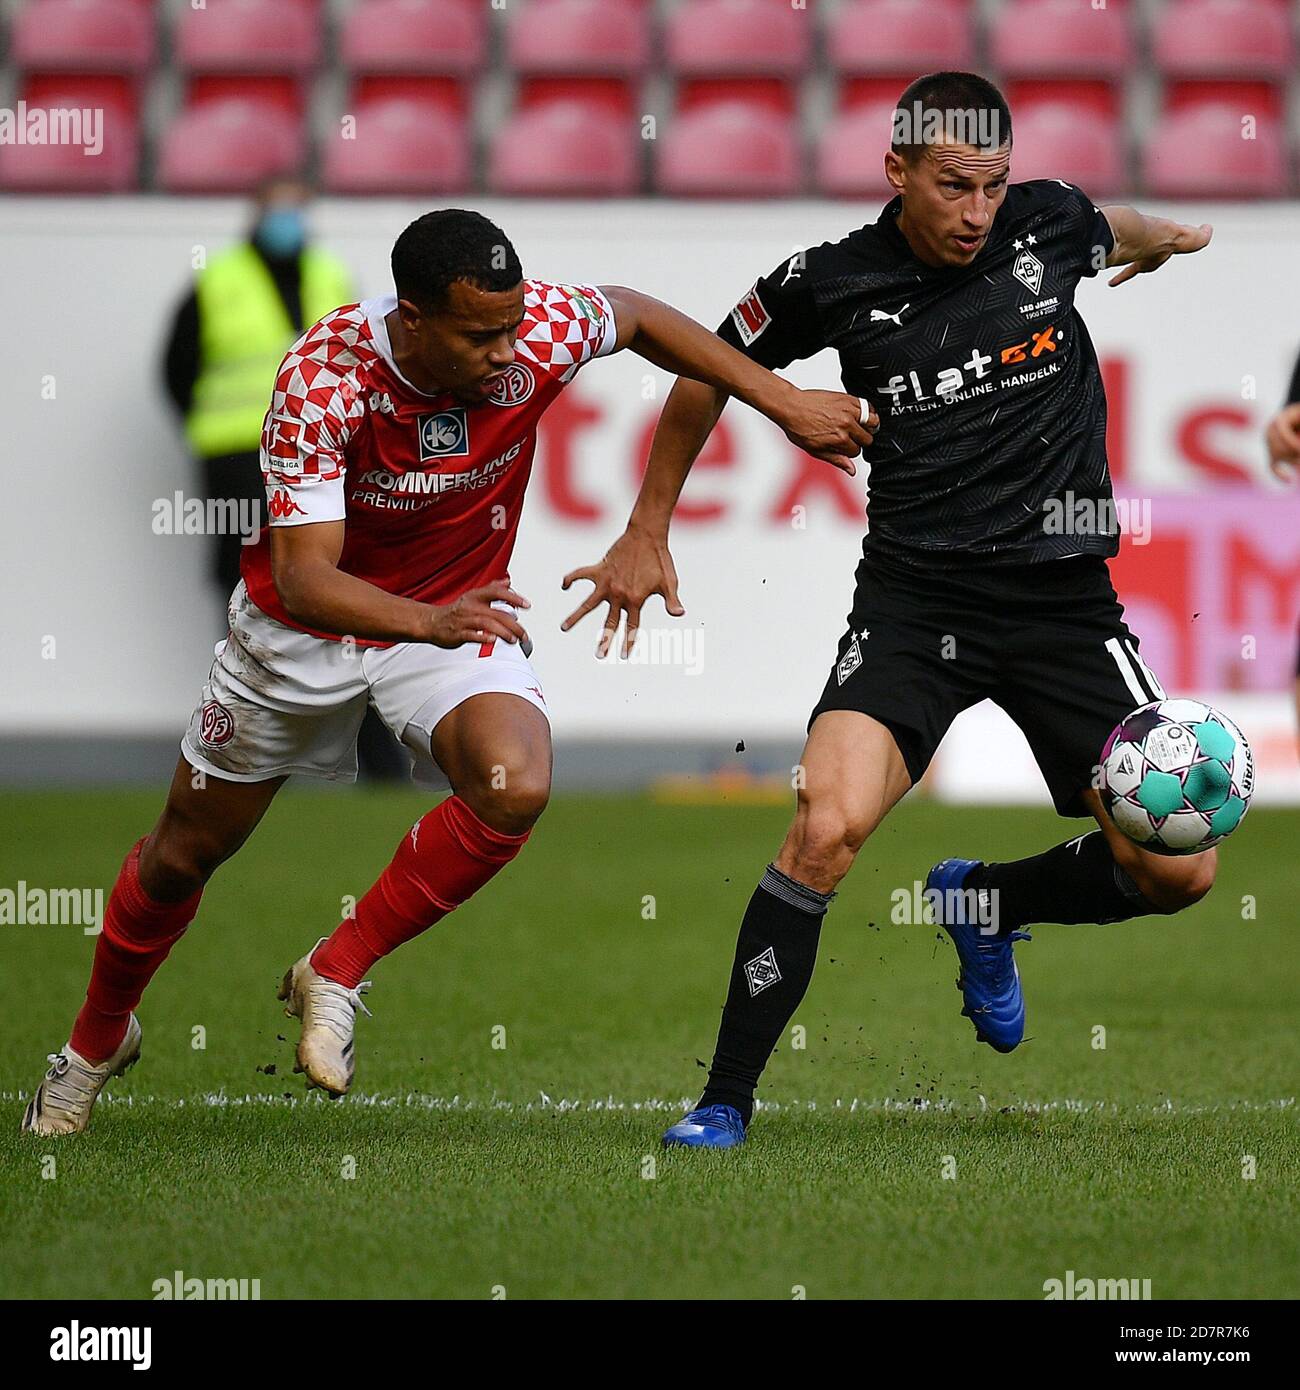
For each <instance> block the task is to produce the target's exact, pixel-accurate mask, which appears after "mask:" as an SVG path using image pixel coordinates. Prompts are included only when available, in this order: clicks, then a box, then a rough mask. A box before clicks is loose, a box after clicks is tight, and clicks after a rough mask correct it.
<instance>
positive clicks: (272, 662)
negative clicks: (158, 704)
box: [181, 580, 546, 787]
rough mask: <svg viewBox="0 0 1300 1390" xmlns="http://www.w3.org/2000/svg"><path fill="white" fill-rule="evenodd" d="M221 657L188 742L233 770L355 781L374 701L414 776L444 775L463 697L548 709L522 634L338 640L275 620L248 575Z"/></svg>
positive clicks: (184, 745)
mask: <svg viewBox="0 0 1300 1390" xmlns="http://www.w3.org/2000/svg"><path fill="white" fill-rule="evenodd" d="M497 606H498V607H501V608H505V609H507V611H509V612H510V613H511V614H512V615H513V613H514V610H513V609H508V608H507V605H505V604H499V605H497ZM215 657H216V659H215V660H214V661H213V663H212V670H211V671H210V672H209V674H208V679H207V681H206V682H205V683H204V686H203V695H202V698H201V699H200V700H199V703H198V706H197V707H196V709H195V711H194V713H193V714H192V715H191V716H190V726H189V728H188V729H187V730H186V733H185V737H184V738H183V739H181V752H182V753H183V754H184V755H185V757H186V759H187V760H188V761H189V763H190V764H191V765H192V766H194V767H197V768H200V769H202V770H203V771H204V772H207V773H210V774H211V775H212V776H214V777H220V778H223V779H225V780H226V781H228V782H264V781H266V780H267V779H268V778H271V777H283V776H285V775H286V774H288V773H294V772H300V773H304V774H306V775H307V776H309V777H325V778H329V779H330V780H332V781H343V782H354V781H356V776H357V748H356V744H357V731H358V730H359V729H360V728H361V721H362V719H363V717H364V716H365V712H366V704H367V703H370V704H372V705H374V707H375V709H376V710H377V711H378V712H379V716H380V718H382V719H383V721H384V723H385V724H387V725H388V727H389V728H390V729H391V730H392V732H393V735H394V736H395V737H396V738H398V739H400V740H401V741H402V743H404V744H405V745H406V747H408V748H409V749H410V750H411V751H412V753H414V754H415V769H414V777H415V780H416V781H417V782H420V783H422V784H424V785H426V786H430V787H446V786H447V785H448V782H447V778H446V776H445V775H444V774H443V772H442V770H441V768H439V767H438V766H437V764H436V763H434V761H433V758H432V756H431V755H430V752H429V738H430V735H431V734H432V733H433V730H434V728H435V727H436V726H437V724H438V723H439V721H440V720H441V719H442V718H443V716H444V715H446V714H449V713H450V712H451V711H452V710H453V709H455V708H456V706H457V705H459V704H461V703H462V702H463V701H465V700H468V699H469V698H470V696H471V695H481V694H484V693H487V692H496V691H501V692H505V693H508V694H511V695H518V696H519V697H520V698H521V699H524V700H527V701H528V702H529V703H530V704H532V705H535V706H536V707H537V708H538V709H539V710H541V711H542V713H543V714H545V713H546V701H545V700H544V698H543V697H542V688H541V683H540V682H539V681H538V679H537V673H536V672H535V671H534V670H533V668H532V665H531V663H530V662H529V660H528V658H527V657H526V656H525V655H524V653H523V651H522V650H521V649H520V647H519V646H518V645H517V644H516V643H513V642H503V641H495V642H493V643H492V645H491V647H490V648H486V647H482V646H480V644H479V643H477V642H471V643H466V644H465V645H464V646H461V647H455V648H452V649H447V648H445V647H435V646H433V645H432V644H431V643H427V642H399V643H397V645H396V646H392V647H358V646H356V645H355V644H353V643H350V642H332V641H330V640H328V639H327V638H324V637H313V636H311V634H310V633H306V632H299V631H298V630H297V629H296V628H291V627H286V626H285V625H284V624H283V623H281V622H277V621H276V620H275V619H274V618H272V617H270V616H269V615H268V614H266V613H264V612H263V611H262V610H261V609H260V608H259V607H258V606H257V605H256V604H255V603H254V602H253V600H252V599H251V598H249V596H248V590H247V588H246V587H245V586H244V583H243V581H242V580H241V581H240V583H239V585H238V586H237V587H236V589H235V592H234V593H233V594H232V595H231V598H230V636H229V637H228V638H226V640H225V641H224V642H219V643H218V644H217V647H216V652H215Z"/></svg>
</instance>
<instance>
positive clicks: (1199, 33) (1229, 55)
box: [1152, 0, 1295, 82]
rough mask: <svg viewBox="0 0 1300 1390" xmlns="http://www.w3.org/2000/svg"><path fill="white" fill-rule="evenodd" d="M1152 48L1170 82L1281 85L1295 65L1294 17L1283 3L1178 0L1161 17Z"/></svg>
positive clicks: (1165, 9) (1156, 26) (1258, 0)
mask: <svg viewBox="0 0 1300 1390" xmlns="http://www.w3.org/2000/svg"><path fill="white" fill-rule="evenodd" d="M1152 47H1153V49H1154V53H1155V59H1156V63H1157V65H1158V66H1159V68H1160V71H1161V72H1162V73H1163V75H1164V76H1165V77H1252V78H1269V79H1272V80H1275V81H1279V82H1281V81H1284V80H1285V79H1286V77H1287V74H1288V73H1290V72H1291V71H1292V69H1293V67H1294V64H1295V47H1294V44H1293V43H1292V36H1291V17H1290V15H1289V14H1288V12H1287V7H1286V5H1285V4H1284V3H1278V0H1174V3H1172V4H1167V5H1165V7H1164V8H1163V9H1162V10H1161V11H1160V13H1159V15H1158V16H1157V18H1156V22H1155V30H1154V34H1153V42H1152Z"/></svg>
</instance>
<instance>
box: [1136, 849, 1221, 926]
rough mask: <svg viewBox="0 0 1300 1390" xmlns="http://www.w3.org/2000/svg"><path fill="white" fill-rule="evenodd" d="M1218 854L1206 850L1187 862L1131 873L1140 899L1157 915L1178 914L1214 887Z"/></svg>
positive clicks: (1214, 851)
mask: <svg viewBox="0 0 1300 1390" xmlns="http://www.w3.org/2000/svg"><path fill="white" fill-rule="evenodd" d="M1217 868H1218V853H1217V851H1216V850H1212V849H1211V850H1207V851H1206V852H1205V853H1204V854H1198V855H1195V856H1193V857H1192V858H1189V859H1171V860H1168V861H1167V862H1166V863H1162V864H1160V865H1159V866H1155V867H1153V866H1151V865H1148V864H1144V865H1142V866H1141V867H1140V868H1139V869H1136V870H1130V873H1132V876H1133V878H1134V881H1135V882H1136V883H1137V886H1138V887H1139V888H1140V889H1141V890H1142V896H1143V897H1144V898H1145V899H1146V900H1147V901H1148V902H1149V903H1151V904H1152V906H1153V907H1155V909H1156V910H1157V911H1158V912H1164V913H1171V912H1181V911H1182V910H1183V908H1185V907H1191V906H1192V904H1193V903H1198V902H1200V900H1201V899H1202V898H1203V897H1205V895H1206V894H1207V893H1208V892H1209V891H1210V889H1211V888H1213V887H1214V876H1215V873H1216V871H1217Z"/></svg>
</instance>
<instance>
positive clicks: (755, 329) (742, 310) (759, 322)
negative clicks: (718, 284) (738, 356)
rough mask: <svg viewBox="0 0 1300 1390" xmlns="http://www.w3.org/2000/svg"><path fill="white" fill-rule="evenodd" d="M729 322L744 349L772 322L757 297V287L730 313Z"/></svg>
mask: <svg viewBox="0 0 1300 1390" xmlns="http://www.w3.org/2000/svg"><path fill="white" fill-rule="evenodd" d="M731 321H732V323H734V324H735V325H736V332H737V333H739V334H740V341H741V342H742V343H744V345H745V346H746V347H749V345H750V344H751V343H752V342H753V341H754V339H755V338H757V337H758V336H759V335H760V334H761V333H762V332H763V330H764V329H765V328H766V327H767V326H768V324H769V323H771V322H772V316H771V315H770V314H769V313H768V312H767V310H766V309H765V308H764V307H763V301H762V300H761V299H760V298H759V297H758V286H757V285H755V286H754V288H753V289H752V290H750V292H749V293H748V294H747V295H746V296H745V297H744V299H742V300H741V301H740V303H739V304H737V305H736V307H735V308H734V309H733V310H732V311H731Z"/></svg>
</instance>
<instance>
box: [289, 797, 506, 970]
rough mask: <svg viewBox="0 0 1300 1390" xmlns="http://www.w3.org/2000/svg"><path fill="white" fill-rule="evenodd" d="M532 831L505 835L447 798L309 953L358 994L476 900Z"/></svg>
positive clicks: (318, 967)
mask: <svg viewBox="0 0 1300 1390" xmlns="http://www.w3.org/2000/svg"><path fill="white" fill-rule="evenodd" d="M530 833H531V832H529V831H525V832H524V833H523V834H522V835H503V834H502V833H501V831H499V830H493V829H492V827H491V826H490V825H485V824H484V823H483V822H482V821H481V820H479V818H478V817H477V816H476V815H475V814H474V812H473V811H471V810H470V809H469V807H468V806H467V805H466V804H465V803H464V802H463V801H462V800H461V799H460V797H458V796H449V797H448V798H447V799H446V801H444V802H442V803H441V804H440V805H438V806H436V807H435V808H434V809H433V810H432V811H430V812H429V814H428V815H427V816H425V817H424V819H423V820H419V821H417V822H416V824H415V826H414V828H413V829H412V830H411V833H410V834H409V835H406V836H405V837H403V839H402V843H401V844H400V845H398V847H397V853H396V854H394V855H393V858H392V861H391V862H390V863H389V865H388V867H387V868H386V869H385V870H384V872H383V873H382V874H380V875H379V878H378V879H377V880H376V881H375V884H374V887H372V888H371V889H370V891H369V892H368V893H367V894H366V895H365V897H364V898H362V899H361V901H360V902H359V903H358V904H357V913H356V916H355V918H352V917H349V918H347V919H346V920H345V921H343V922H341V923H340V924H339V926H338V927H337V928H336V930H335V932H334V935H333V936H331V937H330V939H329V940H328V941H323V942H322V943H321V944H320V945H319V946H318V947H317V948H316V950H315V951H314V952H313V954H312V962H311V963H312V966H313V968H314V969H315V970H316V971H317V972H318V973H319V974H321V975H324V976H325V977H326V978H327V979H330V980H335V981H337V982H338V983H339V984H341V985H347V987H348V988H349V989H355V988H356V987H357V986H358V985H359V984H360V983H361V980H362V977H363V976H364V975H365V973H366V971H367V970H369V969H370V967H371V966H372V965H374V963H375V962H376V961H377V960H379V959H381V958H382V957H383V956H386V955H388V953H389V952H390V951H395V950H396V949H397V948H398V947H399V946H400V945H401V944H402V943H403V942H404V941H410V940H411V938H412V937H415V936H419V935H420V933H421V932H423V931H427V930H428V929H429V928H430V927H431V926H433V924H434V923H435V922H437V921H439V920H440V919H441V918H443V917H445V916H446V915H447V913H449V912H450V911H451V910H452V908H454V907H459V906H460V904H461V903H463V902H464V901H465V899H466V898H468V897H470V896H472V895H473V894H474V893H477V892H478V890H479V889H480V888H482V886H483V885H484V884H485V883H486V882H487V881H488V879H490V878H491V877H492V876H493V875H494V874H495V873H496V872H497V871H498V870H500V869H503V868H504V867H505V866H506V865H507V864H508V863H509V862H510V861H511V860H512V859H513V858H514V857H515V855H516V854H518V853H519V851H520V850H521V849H522V848H523V846H524V841H525V840H527V839H528V836H529V834H530Z"/></svg>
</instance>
